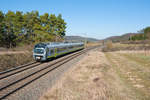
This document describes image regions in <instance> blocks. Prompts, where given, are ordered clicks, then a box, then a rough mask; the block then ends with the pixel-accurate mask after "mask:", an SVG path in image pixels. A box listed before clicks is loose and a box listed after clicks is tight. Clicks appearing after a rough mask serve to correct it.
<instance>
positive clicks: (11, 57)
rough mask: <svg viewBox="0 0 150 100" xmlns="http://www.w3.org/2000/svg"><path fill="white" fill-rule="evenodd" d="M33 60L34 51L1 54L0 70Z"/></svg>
mask: <svg viewBox="0 0 150 100" xmlns="http://www.w3.org/2000/svg"><path fill="white" fill-rule="evenodd" d="M31 61H33V57H32V53H21V54H4V55H0V71H4V70H7V69H10V68H12V67H17V66H19V65H22V64H26V63H29V62H31Z"/></svg>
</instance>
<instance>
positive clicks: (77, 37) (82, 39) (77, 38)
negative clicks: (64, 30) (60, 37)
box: [65, 36, 99, 42]
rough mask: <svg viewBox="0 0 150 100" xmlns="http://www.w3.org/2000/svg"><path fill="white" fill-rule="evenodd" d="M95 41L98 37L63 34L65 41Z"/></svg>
mask: <svg viewBox="0 0 150 100" xmlns="http://www.w3.org/2000/svg"><path fill="white" fill-rule="evenodd" d="M85 40H86V41H88V42H96V41H99V40H98V39H95V38H87V37H81V36H65V41H67V42H84V41H85Z"/></svg>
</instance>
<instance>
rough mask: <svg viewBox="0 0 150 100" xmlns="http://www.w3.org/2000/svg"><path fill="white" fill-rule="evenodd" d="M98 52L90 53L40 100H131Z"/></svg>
mask: <svg viewBox="0 0 150 100" xmlns="http://www.w3.org/2000/svg"><path fill="white" fill-rule="evenodd" d="M131 95H132V94H130V92H129V91H128V90H127V89H126V85H124V84H122V81H121V80H120V78H119V77H118V76H117V74H116V71H114V69H113V68H112V66H111V65H110V63H109V62H108V61H107V59H106V57H105V55H104V53H102V52H100V50H95V51H91V52H89V53H88V54H87V55H86V56H85V57H84V58H83V59H82V60H81V61H80V62H79V63H78V64H77V65H75V66H74V67H73V69H71V70H70V71H69V72H67V73H65V75H64V76H63V78H62V79H61V80H59V81H58V83H57V84H56V85H55V86H54V87H53V88H52V89H51V90H49V91H48V92H47V93H46V94H44V95H43V96H42V97H41V98H40V100H132V96H131Z"/></svg>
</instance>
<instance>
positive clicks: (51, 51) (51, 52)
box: [50, 48, 55, 56]
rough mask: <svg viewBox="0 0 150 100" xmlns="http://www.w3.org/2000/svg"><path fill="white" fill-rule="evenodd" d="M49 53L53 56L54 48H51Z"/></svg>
mask: <svg viewBox="0 0 150 100" xmlns="http://www.w3.org/2000/svg"><path fill="white" fill-rule="evenodd" d="M50 54H51V56H54V54H55V51H54V48H51V50H50Z"/></svg>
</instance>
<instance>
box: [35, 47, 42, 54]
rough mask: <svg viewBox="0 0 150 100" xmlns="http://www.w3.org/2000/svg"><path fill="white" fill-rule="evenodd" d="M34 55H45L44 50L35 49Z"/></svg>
mask: <svg viewBox="0 0 150 100" xmlns="http://www.w3.org/2000/svg"><path fill="white" fill-rule="evenodd" d="M34 53H38V54H43V53H44V49H37V48H35V49H34Z"/></svg>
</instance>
